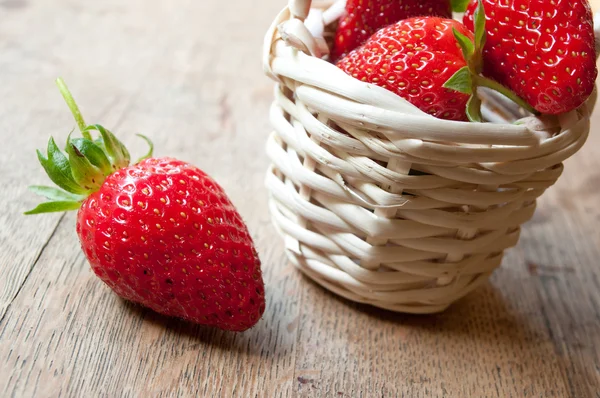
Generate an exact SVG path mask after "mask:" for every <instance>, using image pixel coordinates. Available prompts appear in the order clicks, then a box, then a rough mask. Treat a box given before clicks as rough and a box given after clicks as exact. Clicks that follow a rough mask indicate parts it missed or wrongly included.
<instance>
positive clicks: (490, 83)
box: [472, 75, 538, 114]
mask: <svg viewBox="0 0 600 398" xmlns="http://www.w3.org/2000/svg"><path fill="white" fill-rule="evenodd" d="M472 78H473V81H474V82H475V85H476V86H478V87H487V88H490V89H492V90H494V91H497V92H499V93H500V94H502V95H504V96H505V97H506V98H508V99H509V100H511V101H513V102H514V103H516V104H517V105H519V106H520V107H521V108H523V109H525V110H526V111H527V112H531V113H533V114H538V112H537V111H536V110H535V109H534V108H533V107H532V106H531V105H529V104H528V103H527V102H526V101H525V100H523V99H522V98H521V97H519V96H518V95H517V94H515V93H514V92H513V91H511V90H509V89H508V88H506V87H504V86H503V85H502V84H500V83H498V82H497V81H495V80H492V79H488V78H487V77H484V76H481V75H474V76H473V77H472Z"/></svg>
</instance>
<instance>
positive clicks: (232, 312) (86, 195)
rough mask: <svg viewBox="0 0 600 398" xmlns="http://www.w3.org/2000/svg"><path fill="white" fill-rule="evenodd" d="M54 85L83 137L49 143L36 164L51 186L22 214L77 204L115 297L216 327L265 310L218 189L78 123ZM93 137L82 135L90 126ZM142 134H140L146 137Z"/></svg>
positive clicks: (89, 245)
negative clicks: (132, 154)
mask: <svg viewBox="0 0 600 398" xmlns="http://www.w3.org/2000/svg"><path fill="white" fill-rule="evenodd" d="M58 85H59V88H60V90H61V92H62V94H63V96H64V97H65V99H66V101H67V103H68V105H69V107H70V108H71V111H72V113H73V115H74V116H75V119H76V121H77V123H78V125H79V128H80V130H81V133H82V135H83V138H71V137H70V136H69V139H68V141H67V146H66V152H67V155H68V157H67V156H65V155H64V154H63V152H61V151H60V149H58V147H57V146H56V144H55V142H54V140H53V139H52V138H50V141H49V142H48V155H47V158H46V157H44V156H43V155H42V153H40V152H39V151H38V157H39V160H40V162H41V164H42V166H43V167H44V169H45V170H46V173H47V174H48V176H49V177H50V179H51V180H52V181H53V182H54V183H56V185H58V186H59V187H60V188H62V189H57V188H51V187H31V188H32V190H33V191H34V192H36V193H38V194H40V195H43V196H45V197H47V198H48V199H50V200H51V201H50V202H46V203H42V204H40V205H39V206H38V207H36V208H35V209H33V210H31V211H29V212H27V213H26V214H38V213H47V212H53V211H65V210H78V214H77V234H78V235H79V240H80V242H81V247H82V249H83V252H84V253H85V255H86V257H87V259H88V261H89V262H90V264H91V266H92V269H93V270H94V272H95V273H96V275H97V276H98V277H99V278H100V279H102V281H104V282H105V283H106V284H107V285H108V286H109V287H110V288H111V289H112V290H113V291H114V292H115V293H116V294H117V295H119V296H121V297H122V298H124V299H126V300H130V301H133V302H136V303H139V304H141V305H143V306H145V307H148V308H151V309H153V310H154V311H156V312H159V313H161V314H165V315H168V316H175V317H179V318H183V319H186V320H189V321H192V322H196V323H200V324H206V325H211V326H216V327H219V328H222V329H226V330H233V331H243V330H246V329H248V328H250V327H252V326H253V325H254V324H256V322H258V320H259V318H260V317H261V316H262V313H263V311H264V309H265V297H264V284H263V280H262V273H261V269H260V260H259V258H258V255H257V253H256V251H255V249H254V246H253V243H252V239H251V238H250V234H249V233H248V230H247V228H246V225H245V224H244V222H243V221H242V218H241V217H240V215H239V214H238V212H237V211H236V209H235V208H234V206H233V205H232V203H231V202H230V200H229V199H228V197H227V195H226V194H225V192H224V191H223V189H222V188H221V187H220V186H219V185H218V184H217V183H216V182H215V181H214V180H213V179H211V178H210V177H209V176H208V175H206V174H205V173H204V172H202V171H201V170H200V169H198V168H196V167H194V166H192V165H191V164H189V163H186V162H182V161H179V160H176V159H171V158H152V157H151V156H152V145H151V143H150V142H149V141H148V142H149V143H150V147H151V148H150V153H149V154H148V155H147V156H146V158H145V159H144V160H141V161H139V162H138V163H136V164H134V165H130V164H129V152H128V151H127V149H126V148H125V147H124V146H123V144H122V143H121V142H120V141H119V140H117V138H116V137H115V136H114V135H113V134H112V133H111V132H110V131H108V130H106V129H105V128H104V127H102V126H100V125H90V126H86V124H85V123H84V121H83V119H82V117H81V114H80V113H79V109H78V108H77V105H76V104H75V102H74V100H73V98H72V97H71V94H70V93H69V91H68V89H67V87H66V86H65V85H64V83H63V82H62V80H60V79H59V80H58ZM92 131H97V132H98V133H99V135H100V137H99V138H98V139H96V140H93V139H92V136H91V132H92ZM146 140H147V139H146Z"/></svg>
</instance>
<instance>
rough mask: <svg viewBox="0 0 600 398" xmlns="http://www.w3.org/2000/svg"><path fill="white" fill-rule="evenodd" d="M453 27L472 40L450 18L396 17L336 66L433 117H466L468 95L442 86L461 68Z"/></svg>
mask: <svg viewBox="0 0 600 398" xmlns="http://www.w3.org/2000/svg"><path fill="white" fill-rule="evenodd" d="M453 30H456V31H457V32H460V33H461V34H462V35H463V36H464V37H466V38H468V39H470V40H472V39H473V35H472V34H471V32H469V30H468V29H467V28H466V27H465V26H464V25H463V24H462V23H460V22H458V21H455V20H452V19H444V18H437V17H424V18H410V19H406V20H402V21H399V22H396V23H395V24H393V25H390V26H387V27H385V28H383V29H381V30H379V31H378V32H377V33H376V34H374V35H373V36H372V37H371V38H370V39H369V40H367V42H366V43H365V44H364V45H363V46H361V47H359V48H357V49H355V50H354V51H352V52H351V53H350V54H348V55H347V56H346V57H344V58H342V59H341V60H339V61H338V63H337V66H338V67H339V68H341V69H342V70H343V71H344V72H346V73H347V74H349V75H350V76H353V77H355V78H357V79H359V80H362V81H365V82H368V83H373V84H376V85H378V86H381V87H384V88H387V89H388V90H390V91H392V92H394V93H396V94H398V95H399V96H401V97H403V98H405V99H406V100H408V101H409V102H410V103H412V104H413V105H415V106H416V107H418V108H419V109H421V110H423V111H424V112H427V113H429V114H431V115H433V116H435V117H438V118H442V119H448V120H461V121H462V120H467V114H466V105H467V101H468V100H469V94H467V93H462V92H458V91H455V90H453V89H451V88H446V87H444V84H445V83H446V82H447V81H448V80H449V79H450V78H451V77H452V76H453V75H454V74H455V73H456V72H457V71H459V70H461V69H462V68H464V67H466V66H467V61H466V60H465V57H464V55H463V53H462V52H461V49H460V47H459V46H458V43H457V39H456V38H455V36H454V33H453Z"/></svg>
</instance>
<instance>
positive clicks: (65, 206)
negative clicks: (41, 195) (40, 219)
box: [24, 201, 81, 215]
mask: <svg viewBox="0 0 600 398" xmlns="http://www.w3.org/2000/svg"><path fill="white" fill-rule="evenodd" d="M80 206H81V202H75V201H53V202H45V203H40V204H39V205H38V206H37V207H36V208H35V209H32V210H29V211H26V212H25V213H24V214H26V215H32V214H42V213H53V212H63V211H69V210H77V209H79V207H80Z"/></svg>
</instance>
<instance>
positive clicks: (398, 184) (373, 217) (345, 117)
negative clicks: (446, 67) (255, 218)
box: [264, 0, 595, 313]
mask: <svg viewBox="0 0 600 398" xmlns="http://www.w3.org/2000/svg"><path fill="white" fill-rule="evenodd" d="M314 6H315V8H314V9H313V10H312V11H311V12H310V15H309V9H310V7H311V2H310V1H308V0H291V1H290V3H289V5H288V6H287V7H286V8H285V9H284V10H283V11H282V12H281V13H280V14H279V15H278V16H277V18H276V20H275V21H274V23H273V25H272V27H271V29H270V30H269V32H268V33H267V36H266V42H265V52H264V66H265V71H266V72H267V74H268V75H270V76H271V77H272V78H274V79H275V80H277V81H278V84H277V85H276V87H275V101H274V102H273V105H272V107H271V111H270V119H271V123H272V125H273V128H274V132H273V133H272V134H271V136H270V138H269V141H268V144H267V152H268V155H269V157H270V158H271V160H272V166H271V168H270V169H269V171H268V173H267V178H266V185H267V188H268V190H269V193H270V204H269V206H270V211H271V215H272V219H273V222H274V224H275V226H276V228H277V230H278V231H279V232H280V234H281V235H282V236H283V237H284V241H285V247H286V253H287V255H288V257H289V259H290V261H291V262H292V263H293V264H294V265H295V266H296V267H298V268H299V269H300V270H301V271H302V272H304V273H305V274H306V275H308V276H309V277H310V278H312V279H314V280H315V281H316V282H318V283H319V284H321V285H322V286H324V287H325V288H327V289H329V290H331V291H333V292H335V293H337V294H339V295H341V296H343V297H346V298H348V299H350V300H354V301H358V302H362V303H368V304H371V305H374V306H378V307H382V308H386V309H390V310H394V311H401V312H411V313H431V312H438V311H442V310H444V309H445V308H447V307H448V306H449V305H450V304H451V303H452V302H454V301H455V300H457V299H458V298H460V297H462V296H464V295H465V294H467V293H469V292H470V291H472V290H473V289H475V288H476V287H477V286H478V285H480V284H481V283H482V282H484V281H485V280H486V279H487V278H488V277H489V276H490V274H491V273H492V272H493V271H494V269H495V268H497V267H498V266H499V265H500V263H501V261H502V256H503V252H504V250H505V249H507V248H509V247H511V246H514V245H515V244H516V243H517V241H518V239H519V233H520V225H521V224H522V223H524V222H526V221H527V220H529V219H530V218H531V216H532V215H533V213H534V210H535V205H536V198H537V197H539V196H540V195H541V194H542V193H543V192H544V191H545V190H546V189H547V188H548V187H550V186H551V185H553V184H554V183H555V182H556V180H557V178H558V177H559V176H560V174H561V172H562V169H563V166H562V163H561V162H562V161H563V160H565V159H566V158H568V157H569V156H571V155H573V154H574V153H575V152H577V151H578V150H579V149H580V148H581V146H582V145H583V144H584V142H585V140H586V138H587V136H588V133H589V129H590V126H589V114H590V109H591V108H592V107H593V103H594V101H595V95H594V96H593V97H594V98H592V99H590V100H589V101H588V103H587V104H585V105H583V106H582V107H581V108H580V109H578V110H576V111H572V112H569V113H566V114H563V115H559V116H558V117H545V118H536V117H523V116H524V115H521V114H520V113H519V110H518V109H515V108H514V107H511V105H510V104H507V103H506V102H505V101H503V100H502V99H500V98H497V97H495V96H493V95H489V94H486V93H482V94H483V95H485V99H486V100H485V103H486V107H485V109H484V117H486V118H487V119H488V120H489V121H491V122H493V123H485V124H481V123H462V122H452V121H445V120H440V119H436V118H434V117H432V116H429V115H427V114H425V113H423V112H421V111H420V110H418V109H417V108H415V107H414V106H412V105H411V104H409V103H408V102H407V101H405V100H403V99H402V98H400V97H398V96H396V95H395V94H393V93H391V92H388V91H387V90H385V89H383V88H380V87H377V86H374V85H370V84H367V83H363V82H360V81H358V80H356V79H353V78H352V77H350V76H347V75H346V74H345V73H344V72H342V71H341V70H339V69H338V68H337V67H335V66H334V65H332V64H330V63H328V62H327V61H325V60H322V59H321V57H322V56H323V55H324V54H326V52H327V47H326V44H325V40H324V38H323V37H326V36H327V34H328V32H331V28H330V25H331V23H333V22H334V21H336V20H337V18H338V17H339V14H340V11H341V10H342V9H343V2H342V3H340V2H338V3H334V4H332V3H331V2H320V3H318V4H317V3H315V4H314ZM517 119H519V121H518V123H513V122H514V121H515V120H517Z"/></svg>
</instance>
